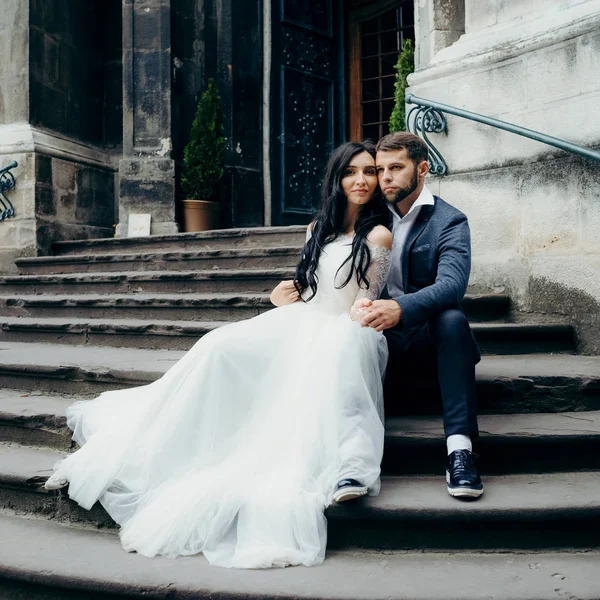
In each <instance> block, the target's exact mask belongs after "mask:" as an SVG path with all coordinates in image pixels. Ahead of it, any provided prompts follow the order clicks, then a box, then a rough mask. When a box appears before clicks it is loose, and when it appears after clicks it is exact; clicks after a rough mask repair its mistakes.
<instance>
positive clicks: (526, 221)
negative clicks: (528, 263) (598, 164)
mask: <svg viewBox="0 0 600 600" xmlns="http://www.w3.org/2000/svg"><path fill="white" fill-rule="evenodd" d="M555 167H556V165H555V162H554V161H551V162H550V163H549V164H547V165H540V167H538V168H536V169H529V173H528V176H527V177H525V178H524V180H523V186H522V188H521V211H522V215H523V216H522V235H523V246H522V249H523V252H524V253H525V254H530V255H531V254H537V253H544V255H548V254H549V253H564V252H565V251H569V252H572V251H581V250H582V247H581V230H580V227H579V220H580V216H579V189H578V180H577V179H575V180H572V179H571V178H570V177H569V178H567V177H564V175H563V174H562V173H558V174H557V173H556V172H555Z"/></svg>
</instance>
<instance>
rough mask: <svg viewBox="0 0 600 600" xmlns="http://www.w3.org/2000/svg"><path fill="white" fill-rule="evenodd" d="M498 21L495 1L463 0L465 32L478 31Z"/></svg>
mask: <svg viewBox="0 0 600 600" xmlns="http://www.w3.org/2000/svg"><path fill="white" fill-rule="evenodd" d="M497 21H498V14H497V8H496V2H480V1H479V0H465V32H466V33H471V32H474V31H480V30H482V29H485V28H487V27H491V26H492V25H495V24H496V23H497Z"/></svg>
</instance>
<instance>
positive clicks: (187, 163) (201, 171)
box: [181, 79, 225, 231]
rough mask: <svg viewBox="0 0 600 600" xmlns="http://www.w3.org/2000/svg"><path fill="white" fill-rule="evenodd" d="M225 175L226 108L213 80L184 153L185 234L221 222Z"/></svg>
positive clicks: (205, 93)
mask: <svg viewBox="0 0 600 600" xmlns="http://www.w3.org/2000/svg"><path fill="white" fill-rule="evenodd" d="M224 172H225V136H224V135H223V107H222V104H221V98H220V97H219V91H218V89H217V85H216V83H215V81H214V79H209V80H208V88H207V89H206V91H205V92H204V94H202V97H201V98H200V102H198V108H197V110H196V116H195V118H194V122H193V123H192V130H191V132H190V140H189V142H188V144H187V146H186V147H185V148H184V150H183V169H182V174H181V189H182V192H183V197H184V198H185V199H184V200H183V214H184V221H185V231H205V230H207V229H214V228H215V227H216V226H217V224H218V221H219V202H218V195H219V187H220V184H221V180H222V179H223V174H224Z"/></svg>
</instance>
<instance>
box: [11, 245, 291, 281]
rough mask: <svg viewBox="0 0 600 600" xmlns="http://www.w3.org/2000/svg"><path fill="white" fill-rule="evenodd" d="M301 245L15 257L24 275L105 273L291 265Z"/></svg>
mask: <svg viewBox="0 0 600 600" xmlns="http://www.w3.org/2000/svg"><path fill="white" fill-rule="evenodd" d="M301 251H302V246H291V247H283V248H280V247H276V248H253V247H249V248H221V249H212V250H190V251H187V252H184V251H168V252H152V253H147V252H146V253H132V254H67V255H63V256H37V257H33V258H18V259H16V260H15V264H16V265H17V267H18V268H19V272H20V273H21V274H24V275H46V274H60V273H106V272H115V271H116V272H122V271H163V270H164V271H188V270H193V269H199V270H206V269H260V268H295V267H296V264H297V263H298V260H299V258H300V252H301Z"/></svg>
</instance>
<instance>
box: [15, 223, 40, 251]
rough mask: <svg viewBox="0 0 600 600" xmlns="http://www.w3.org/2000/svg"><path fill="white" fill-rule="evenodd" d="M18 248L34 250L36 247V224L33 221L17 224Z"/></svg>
mask: <svg viewBox="0 0 600 600" xmlns="http://www.w3.org/2000/svg"><path fill="white" fill-rule="evenodd" d="M18 232H19V237H18V247H19V248H28V247H30V248H35V245H36V242H37V240H36V224H35V221H34V220H33V219H29V220H27V221H22V222H20V223H19V224H18Z"/></svg>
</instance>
